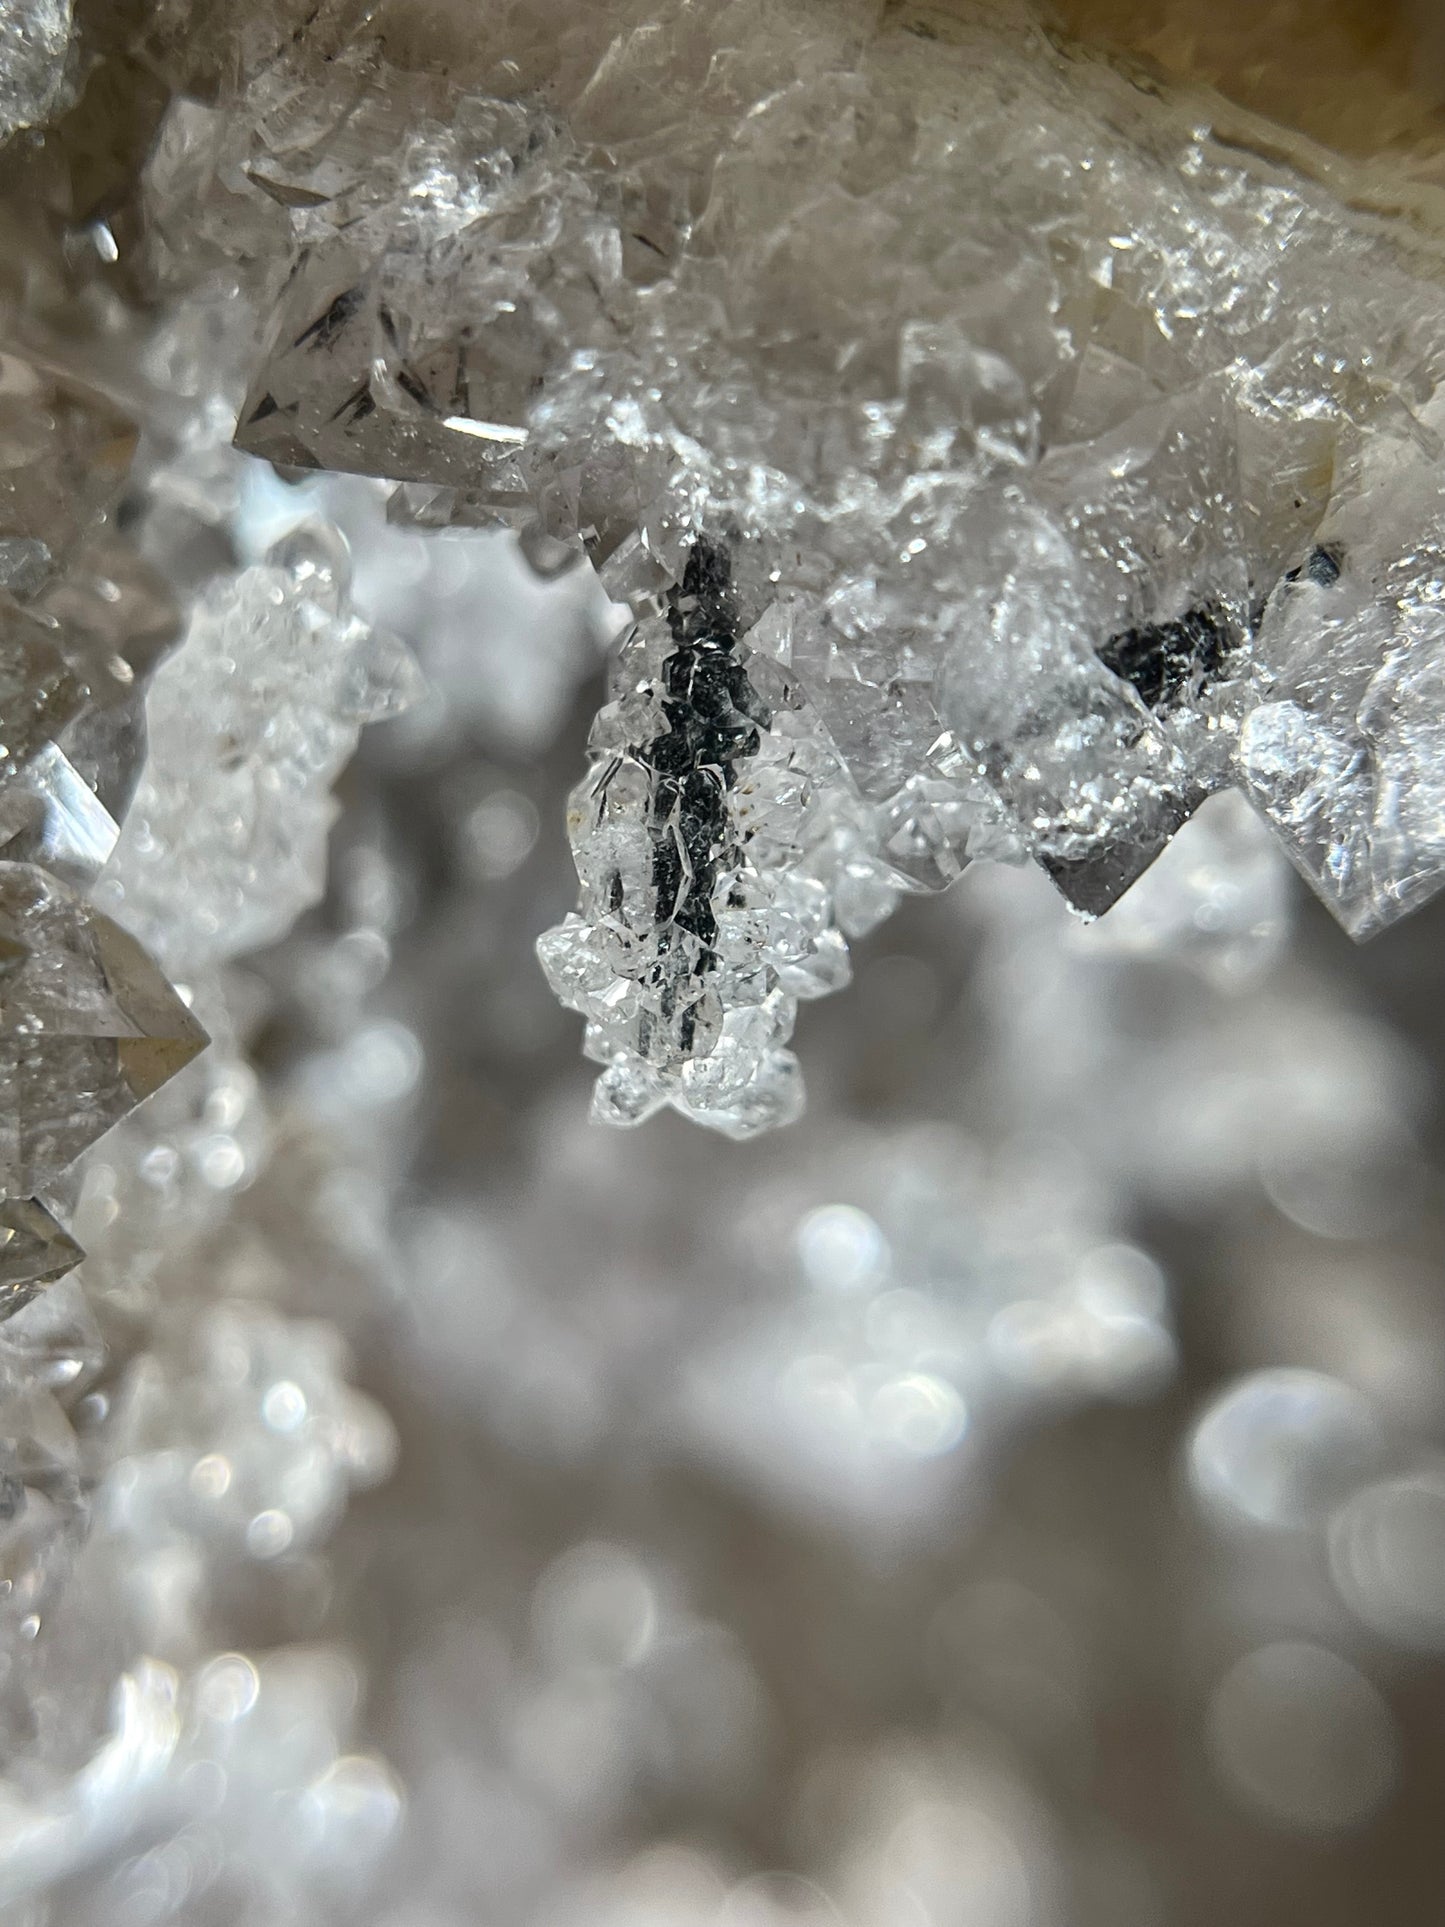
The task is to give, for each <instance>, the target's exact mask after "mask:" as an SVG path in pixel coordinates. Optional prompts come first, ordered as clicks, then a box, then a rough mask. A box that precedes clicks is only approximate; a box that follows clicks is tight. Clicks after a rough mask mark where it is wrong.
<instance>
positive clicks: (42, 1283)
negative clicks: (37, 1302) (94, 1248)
mask: <svg viewBox="0 0 1445 1927" xmlns="http://www.w3.org/2000/svg"><path fill="white" fill-rule="evenodd" d="M84 1256H85V1253H84V1252H83V1251H82V1250H81V1248H80V1246H79V1245H78V1244H77V1243H76V1242H75V1240H74V1238H72V1237H71V1235H70V1233H69V1232H68V1231H66V1230H65V1228H64V1226H62V1225H60V1224H57V1223H56V1221H55V1219H54V1218H53V1217H52V1216H51V1215H50V1213H49V1212H48V1211H47V1210H46V1208H45V1206H44V1205H43V1204H40V1203H39V1202H38V1201H37V1200H36V1199H34V1198H6V1199H0V1319H5V1318H10V1317H12V1316H13V1315H14V1313H16V1312H17V1311H19V1310H20V1309H21V1307H22V1306H23V1305H28V1304H29V1303H30V1300H31V1299H32V1298H34V1297H35V1296H36V1294H37V1293H38V1292H41V1291H43V1290H44V1289H45V1287H46V1286H47V1285H53V1284H54V1283H55V1281H56V1279H57V1278H63V1277H64V1276H65V1274H66V1272H67V1271H72V1270H73V1269H74V1268H75V1266H76V1265H78V1264H79V1263H80V1261H81V1259H82V1258H83V1257H84Z"/></svg>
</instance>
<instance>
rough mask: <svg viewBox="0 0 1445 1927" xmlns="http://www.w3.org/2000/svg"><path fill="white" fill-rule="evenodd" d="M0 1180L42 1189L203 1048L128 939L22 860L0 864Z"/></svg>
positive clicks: (23, 1190)
mask: <svg viewBox="0 0 1445 1927" xmlns="http://www.w3.org/2000/svg"><path fill="white" fill-rule="evenodd" d="M0 949H3V953H4V956H5V959H6V962H7V966H8V967H7V968H6V969H5V970H4V973H3V975H0V1089H3V1091H4V1098H3V1101H0V1186H3V1187H4V1189H5V1190H6V1191H8V1192H11V1193H16V1194H19V1195H22V1196H23V1195H25V1194H27V1193H29V1192H32V1191H36V1190H38V1189H40V1188H41V1187H42V1186H43V1185H45V1184H48V1183H49V1182H51V1180H52V1179H53V1178H54V1177H55V1176H56V1175H57V1174H58V1173H59V1172H61V1171H63V1170H64V1169H65V1167H66V1166H67V1165H68V1164H71V1163H73V1161H74V1160H75V1159H76V1158H77V1157H79V1156H80V1154H81V1152H82V1151H85V1150H87V1149H88V1148H89V1147H90V1145H92V1144H93V1143H94V1142H95V1140H96V1139H97V1138H98V1137H100V1136H101V1135H102V1134H103V1133H104V1132H106V1131H108V1130H109V1129H110V1127H111V1125H113V1124H116V1123H118V1122H119V1121H120V1119H121V1118H123V1117H124V1116H126V1114H127V1113H128V1112H130V1111H132V1110H134V1108H135V1106H136V1105H137V1104H139V1103H140V1102H141V1100H142V1099H143V1098H147V1097H149V1096H150V1095H151V1094H152V1093H153V1092H154V1091H156V1090H158V1089H159V1088H160V1086H161V1085H162V1084H164V1083H165V1082H166V1081H167V1080H168V1079H169V1078H171V1077H174V1076H175V1074H176V1072H177V1071H179V1070H181V1069H182V1068H183V1067H184V1066H185V1065H186V1064H188V1063H189V1062H190V1061H191V1059H192V1058H193V1057H195V1056H196V1055H197V1053H198V1052H199V1051H201V1050H202V1049H204V1047H205V1045H206V1042H207V1041H208V1040H207V1037H206V1033H205V1032H204V1031H203V1030H202V1028H201V1026H200V1025H199V1024H198V1023H197V1022H196V1020H195V1018H194V1017H193V1016H192V1015H191V1013H190V1011H189V1010H188V1009H187V1008H186V1006H185V1004H184V1003H183V1002H182V1000H181V998H180V997H179V996H178V995H177V993H176V992H175V991H174V990H173V989H172V988H171V986H170V984H169V983H167V981H166V979H165V978H164V977H163V976H162V975H161V972H160V970H159V969H158V968H157V966H156V965H155V964H154V963H153V962H152V961H151V959H150V958H149V957H148V956H147V955H146V953H145V951H144V950H142V949H141V947H140V945H139V944H138V943H137V942H136V941H135V939H134V938H133V937H131V936H129V935H127V933H126V932H125V931H124V930H122V929H120V927H119V926H118V925H117V924H114V923H112V922H111V920H110V919H109V917H106V916H102V915H101V913H100V912H99V911H98V910H96V909H95V907H94V906H93V905H92V904H89V903H87V902H86V901H85V900H84V899H83V898H82V897H80V896H77V895H76V893H75V892H74V891H73V890H71V889H70V888H69V887H68V886H67V885H65V884H63V883H61V882H59V881H58V879H56V878H55V877H52V876H48V875H46V873H45V872H44V871H43V870H40V869H37V868H36V867H35V866H34V865H33V864H28V863H0Z"/></svg>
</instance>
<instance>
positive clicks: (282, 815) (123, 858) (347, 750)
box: [95, 524, 420, 970]
mask: <svg viewBox="0 0 1445 1927" xmlns="http://www.w3.org/2000/svg"><path fill="white" fill-rule="evenodd" d="M347 567H348V564H347V556H346V548H345V544H344V542H343V541H342V540H341V539H340V538H339V537H338V536H337V534H336V533H335V531H334V530H332V529H330V528H329V527H328V526H327V525H324V524H318V525H315V526H313V527H311V528H307V527H305V526H303V527H301V528H299V529H297V530H294V531H293V532H292V533H291V534H290V535H288V536H287V537H285V538H284V539H283V541H282V542H281V543H280V544H279V545H278V546H277V547H276V549H275V550H274V551H273V552H272V553H271V555H269V556H268V558H267V559H266V560H265V561H264V562H260V563H258V564H256V565H255V566H254V567H252V568H249V569H246V570H244V571H243V572H242V573H240V574H239V575H235V576H229V577H223V578H221V579H220V580H218V581H216V582H215V583H213V584H212V585H211V586H210V587H209V588H208V589H207V590H206V591H205V592H204V593H203V594H202V595H201V597H200V598H199V600H198V601H197V603H196V605H195V608H194V610H193V611H192V615H191V620H190V625H189V628H188V630H187V633H186V636H185V638H184V641H183V644H182V646H181V648H180V649H178V650H177V651H176V653H175V655H174V656H173V657H171V659H170V660H169V661H168V662H166V663H164V664H163V665H162V667H161V668H160V670H159V671H158V673H157V674H156V677H155V679H154V683H153V686H152V690H151V694H150V697H149V700H148V703H147V719H148V725H149V733H150V757H149V761H148V762H147V765H146V770H145V774H144V776H143V777H142V779H141V783H140V787H139V789H138V791H137V793H136V796H135V800H134V803H133V805H132V807H131V812H130V815H129V817H128V818H127V821H126V824H125V829H124V831H123V833H122V835H121V838H120V842H119V845H118V847H117V849H116V851H115V854H114V857H113V858H112V860H111V863H110V865H109V867H108V868H107V870H106V873H105V875H104V876H103V877H102V879H101V881H100V883H99V886H98V887H97V889H96V892H95V898H96V901H97V903H100V904H102V905H104V906H105V907H106V908H107V909H108V910H111V911H113V912H114V914H115V915H116V916H117V917H119V918H121V919H122V920H123V921H124V922H125V924H126V926H127V928H129V929H131V930H134V931H135V932H136V933H137V934H138V935H139V936H140V937H141V938H142V939H143V940H144V941H145V942H146V943H148V944H149V945H150V946H151V948H152V949H153V950H154V951H155V953H156V955H157V956H158V957H159V958H160V959H161V961H162V962H163V963H167V964H169V965H170V966H171V967H172V968H173V969H179V970H194V969H196V968H198V967H200V966H203V965H206V964H213V963H216V962H219V961H221V960H223V959H225V958H227V957H232V956H236V955H238V954H239V953H240V952H242V951H245V950H253V949H256V948H258V947H259V946H260V945H261V944H263V943H265V942H266V941H267V940H268V939H270V938H273V937H277V936H280V935H281V934H282V932H283V931H285V930H286V929H287V928H288V927H289V926H290V924H291V923H292V922H294V920H295V918H296V916H297V915H298V914H299V912H300V911H301V910H302V909H304V908H305V906H306V905H307V904H309V903H313V902H315V900H316V899H317V898H318V897H319V896H320V894H321V890H322V885H323V880H324V875H325V858H326V834H327V831H328V830H329V828H330V826H331V822H332V819H333V816H334V814H335V805H334V803H333V801H332V797H331V786H332V784H333V783H334V782H335V780H336V777H337V775H338V774H339V773H340V771H341V768H342V766H343V764H344V763H345V762H346V761H347V759H348V758H349V757H350V755H351V753H352V751H353V750H354V749H355V747H356V740H357V736H358V735H359V733H360V730H361V726H362V724H363V723H367V722H373V721H375V720H377V719H378V718H380V717H383V716H390V715H394V714H396V713H397V712H398V711H399V710H401V709H403V708H405V707H406V705H407V704H408V703H409V702H410V701H412V700H413V699H414V698H415V696H416V694H417V693H418V690H419V688H420V680H419V677H418V675H417V672H416V668H415V665H414V664H413V662H412V659H411V657H410V656H409V654H408V653H407V651H406V650H405V649H404V648H403V647H402V645H401V644H400V643H398V642H397V641H396V640H395V639H394V638H392V637H390V636H387V635H385V634H383V633H380V632H378V631H376V630H374V629H372V628H371V627H370V626H369V625H368V624H366V623H364V622H362V621H361V620H360V618H359V617H358V616H356V615H355V614H354V612H353V611H352V609H351V607H350V605H349V601H348V599H347V593H346V576H347ZM202 737H203V738H204V741H205V742H206V744H207V745H208V753H207V754H205V755H203V756H201V757H200V760H199V764H198V761H197V756H198V740H199V739H200V738H202Z"/></svg>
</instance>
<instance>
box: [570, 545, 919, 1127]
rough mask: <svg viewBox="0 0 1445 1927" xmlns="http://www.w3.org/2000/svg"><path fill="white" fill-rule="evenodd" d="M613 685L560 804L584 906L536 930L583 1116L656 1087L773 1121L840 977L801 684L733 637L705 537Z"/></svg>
mask: <svg viewBox="0 0 1445 1927" xmlns="http://www.w3.org/2000/svg"><path fill="white" fill-rule="evenodd" d="M617 681H618V689H619V693H618V698H617V700H616V701H615V702H613V703H611V704H610V705H609V706H608V707H607V708H606V709H604V710H603V712H602V714H601V715H600V716H599V717H598V719H597V722H596V724H595V726H594V728H593V732H592V753H593V771H592V774H591V776H590V777H589V778H588V779H587V781H586V782H585V783H583V784H582V785H581V787H580V788H579V789H578V791H577V792H576V793H575V795H574V796H573V799H572V805H571V809H570V812H569V827H570V829H571V832H572V842H573V850H574V853H575V856H576V862H577V870H578V874H579V876H580V877H581V879H582V888H583V907H582V911H581V914H580V915H578V916H574V917H571V918H569V919H568V921H567V922H566V923H564V924H562V925H561V926H560V927H559V928H558V929H556V930H554V931H552V932H549V933H548V935H547V936H545V937H544V938H543V939H542V941H541V956H542V962H543V966H544V968H545V969H546V970H547V973H548V975H549V977H550V979H551V982H552V985H553V988H554V989H555V990H556V991H557V993H558V994H559V996H561V998H562V1000H563V1002H564V1003H568V1004H570V1005H571V1006H572V1007H573V1008H574V1009H577V1010H580V1011H582V1012H583V1014H584V1015H585V1016H586V1018H587V1020H588V1031H587V1043H586V1050H587V1054H588V1056H590V1057H592V1058H594V1059H595V1060H596V1061H597V1062H599V1063H601V1064H603V1065H604V1066H605V1067H606V1068H605V1069H604V1071H603V1074H602V1077H601V1079H600V1080H599V1083H598V1086H597V1095H596V1101H595V1108H596V1111H597V1113H598V1115H599V1116H602V1117H606V1118H609V1119H611V1120H612V1121H613V1122H618V1123H637V1122H640V1121H641V1120H642V1119H643V1118H644V1117H646V1116H647V1115H648V1114H649V1113H650V1112H652V1111H654V1110H656V1109H657V1108H658V1107H659V1106H660V1105H662V1104H664V1103H669V1102H670V1103H672V1104H673V1105H674V1106H675V1107H676V1108H677V1109H679V1110H681V1111H683V1112H685V1113H687V1114H690V1115H695V1116H701V1117H702V1118H704V1119H705V1120H706V1121H707V1122H708V1123H710V1124H713V1125H714V1126H716V1127H717V1128H718V1129H720V1130H724V1131H726V1132H728V1133H729V1134H730V1135H732V1136H736V1137H742V1136H747V1135H749V1134H750V1133H752V1132H753V1131H756V1130H761V1129H765V1128H767V1127H768V1126H770V1125H775V1124H782V1123H787V1122H788V1121H789V1119H791V1118H792V1117H794V1116H796V1115H797V1112H798V1109H799V1107H800V1105H801V1101H802V1089H801V1083H800V1079H799V1072H798V1065H797V1060H796V1058H794V1056H793V1055H792V1053H791V1052H789V1051H787V1050H785V1049H784V1048H783V1046H784V1045H785V1044H786V1042H787V1040H788V1037H789V1036H790V1034H791V1032H792V1027H793V1019H794V1015H795V1013H796V1010H797V1002H798V999H799V998H800V997H817V996H821V995H823V994H824V993H825V992H827V991H829V990H835V989H837V988H838V987H839V986H840V985H841V984H843V983H845V982H846V981H847V977H848V953H847V947H846V945H845V943H844V941H843V938H842V936H841V934H840V933H839V931H838V929H837V928H836V927H835V925H834V922H833V901H832V891H831V889H830V887H829V873H830V871H831V869H832V867H833V860H834V852H833V851H832V850H831V849H830V848H829V845H828V836H829V832H830V831H831V830H832V829H833V827H834V824H835V823H836V821H837V816H838V811H837V808H836V806H833V807H830V804H831V795H830V792H838V793H839V794H840V795H841V797H842V798H843V799H844V807H845V808H846V804H847V801H848V800H849V796H850V791H851V785H850V783H849V780H848V777H847V775H846V772H845V771H844V770H843V768H842V765H841V764H840V763H839V761H838V758H837V755H836V752H835V751H834V750H833V749H832V746H831V744H830V742H829V740H828V738H827V736H826V735H825V734H824V732H823V731H822V730H821V729H820V728H819V727H818V725H817V722H816V720H815V719H814V718H813V717H811V716H810V715H809V713H808V711H807V708H806V706H805V704H804V702H803V700H802V698H801V697H800V696H799V694H798V693H797V691H796V688H795V687H794V686H793V685H791V684H790V682H789V681H788V679H786V678H785V677H784V676H782V675H779V674H778V673H777V671H776V670H775V669H774V668H773V665H771V664H770V663H768V662H767V661H766V659H765V658H756V657H754V656H753V654H752V652H751V651H750V650H749V649H748V648H747V646H746V645H745V643H744V642H743V640H742V638H741V637H740V636H739V634H738V613H737V605H736V602H735V599H734V596H733V593H732V585H731V575H730V567H729V560H728V554H727V550H726V548H725V547H723V546H722V545H720V544H715V543H704V542H699V543H698V544H697V545H696V546H695V547H694V549H693V552H692V556H691V559H690V561H689V565H688V569H687V573H686V574H685V575H684V577H683V580H682V582H681V584H680V585H679V587H678V589H677V590H676V591H675V593H673V594H672V595H671V596H669V598H668V604H667V611H666V613H665V614H664V615H662V616H658V617H654V618H652V619H651V620H650V621H647V622H643V623H641V624H639V625H638V627H637V629H636V630H635V631H634V632H633V634H632V636H631V637H630V638H629V639H628V641H627V642H625V643H624V644H623V646H622V649H621V652H620V655H619V657H618V665H617ZM852 800H853V801H854V808H855V811H856V813H857V814H858V815H859V816H860V817H861V816H862V815H863V811H862V810H861V807H860V806H859V805H858V803H857V801H856V798H855V799H852ZM878 887H879V888H880V890H881V891H882V892H883V893H884V895H883V907H884V908H885V909H886V908H887V907H890V897H889V894H888V886H887V881H886V878H883V877H881V876H880V878H879V886H878Z"/></svg>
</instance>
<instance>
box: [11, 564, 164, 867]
mask: <svg viewBox="0 0 1445 1927" xmlns="http://www.w3.org/2000/svg"><path fill="white" fill-rule="evenodd" d="M177 626H178V619H177V616H176V612H175V608H174V605H173V603H172V601H171V598H170V597H169V595H168V593H167V591H166V589H165V585H164V584H163V583H162V582H161V581H160V580H159V579H158V578H155V577H154V576H153V574H152V572H151V571H150V570H148V569H147V567H146V565H145V563H144V562H142V561H141V559H140V558H139V557H138V556H136V555H134V554H133V553H131V552H130V551H128V550H127V549H126V548H125V547H124V546H123V545H122V544H120V543H116V542H110V543H105V544H101V543H96V544H94V545H93V546H92V548H91V549H90V550H89V551H86V552H83V553H82V554H81V555H80V556H78V557H77V558H76V559H75V561H74V563H73V564H72V566H71V567H70V569H68V570H67V572H66V574H65V575H64V576H63V577H62V578H60V579H59V580H57V581H56V582H54V583H53V584H52V585H51V586H50V587H49V588H48V589H47V590H46V591H45V593H44V595H43V596H42V597H41V599H40V600H39V601H38V602H37V603H36V604H34V605H33V607H32V608H31V609H28V610H27V609H23V608H21V607H19V606H18V605H16V604H15V603H13V602H9V601H6V602H0V663H3V665H4V667H3V670H0V676H3V682H0V704H3V714H4V717H5V729H6V743H5V753H3V754H0V849H3V851H4V854H5V856H6V857H7V858H8V859H9V860H11V861H29V862H36V863H39V864H41V865H43V866H44V867H45V868H46V869H47V870H50V871H51V872H53V873H54V874H55V875H57V876H60V877H63V878H64V879H65V880H66V881H67V882H71V883H76V884H81V885H84V884H89V883H92V882H94V880H95V878H96V876H97V875H98V874H99V872H100V871H101V869H102V868H103V867H104V865H105V864H106V862H107V861H108V860H109V858H110V857H111V855H112V853H113V851H114V849H115V846H116V842H117V840H118V839H119V836H120V821H121V819H122V817H123V816H124V815H125V812H126V809H127V807H128V806H129V803H130V800H131V797H132V795H133V794H134V791H135V787H136V784H137V782H138V780H139V777H140V770H141V764H142V761H143V759H144V756H145V747H146V729H145V678H146V675H147V673H148V671H149V670H150V668H151V666H152V664H153V663H154V662H155V660H156V659H157V658H158V656H160V655H161V654H162V653H163V652H164V650H165V649H166V648H168V647H169V645H170V644H171V643H172V642H173V641H174V639H175V634H176V630H177Z"/></svg>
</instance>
